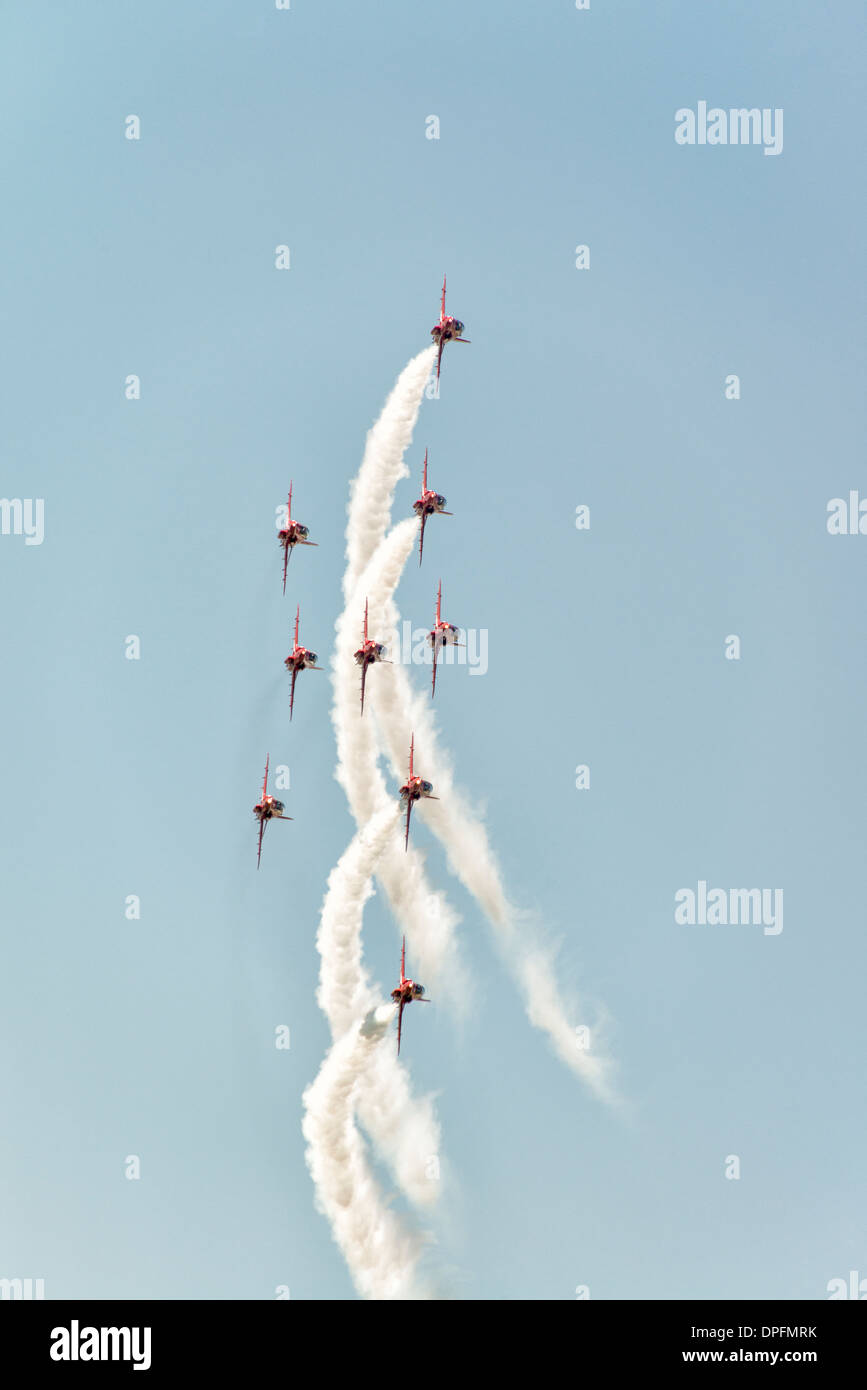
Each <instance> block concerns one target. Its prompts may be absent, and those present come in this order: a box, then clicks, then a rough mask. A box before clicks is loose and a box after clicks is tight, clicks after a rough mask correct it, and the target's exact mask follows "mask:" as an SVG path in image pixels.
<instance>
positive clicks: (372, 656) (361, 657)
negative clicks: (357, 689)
mask: <svg viewBox="0 0 867 1390" xmlns="http://www.w3.org/2000/svg"><path fill="white" fill-rule="evenodd" d="M384 651H385V646H384V644H383V643H382V642H374V641H373V639H372V638H370V637H368V635H367V599H365V600H364V641H363V642H362V644H361V646H360V647H359V648H358V651H357V652H356V653H355V661H356V665H358V666H360V667H361V713H362V714H364V683H365V681H366V680H367V668H368V666H373V665H374V664H375V663H376V662H377V661H386V664H387V665H390V663H389V662H387V660H386V658H385V657H384V656H383V654H382V653H383V652H384Z"/></svg>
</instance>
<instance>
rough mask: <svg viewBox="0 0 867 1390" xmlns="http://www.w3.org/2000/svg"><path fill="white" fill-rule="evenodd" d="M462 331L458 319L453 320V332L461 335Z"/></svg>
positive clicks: (461, 325)
mask: <svg viewBox="0 0 867 1390" xmlns="http://www.w3.org/2000/svg"><path fill="white" fill-rule="evenodd" d="M463 331H464V325H463V324H462V323H461V321H460V319H455V332H456V333H463Z"/></svg>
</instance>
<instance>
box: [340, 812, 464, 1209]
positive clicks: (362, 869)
mask: <svg viewBox="0 0 867 1390" xmlns="http://www.w3.org/2000/svg"><path fill="white" fill-rule="evenodd" d="M394 831H395V817H394V809H393V807H391V806H389V807H386V808H384V809H383V810H381V811H379V812H378V813H377V814H376V815H375V816H373V817H372V818H371V819H370V820H369V821H368V823H367V824H366V826H365V827H364V828H363V829H362V830H360V831H359V832H358V833H357V834H356V835H355V837H354V839H353V840H352V843H351V844H350V845H349V848H348V849H347V850H346V851H345V852H344V854H343V855H342V856H341V858H340V860H339V861H338V863H337V865H336V867H335V868H334V869H332V871H331V874H330V876H329V880H328V890H327V892H326V895H325V901H324V903H323V905H322V913H321V916H320V921H319V932H318V934H317V938H316V946H317V950H318V951H319V954H320V957H321V961H322V964H321V970H320V984H319V992H318V995H317V998H318V1001H319V1004H320V1006H321V1008H322V1010H323V1012H324V1013H325V1015H326V1017H327V1019H328V1022H329V1025H330V1027H331V1033H332V1037H333V1039H334V1041H335V1042H337V1041H339V1039H340V1038H341V1037H342V1036H343V1035H344V1034H345V1033H346V1032H347V1031H348V1030H349V1029H351V1027H352V1026H353V1024H354V1023H355V1022H357V1020H358V1019H359V1018H360V1017H361V1016H362V1015H363V1014H366V1013H369V1012H370V1011H371V1010H372V1009H374V1008H375V1007H376V1005H377V1003H378V1002H379V1001H380V1000H381V998H382V995H381V993H380V992H379V991H377V990H374V989H373V988H372V986H371V984H370V982H369V980H368V977H367V972H366V970H365V968H364V963H363V960H362V950H361V924H362V917H363V913H364V906H365V903H366V902H367V900H368V898H369V897H370V895H371V892H372V887H371V875H372V874H373V872H374V869H375V867H376V864H377V861H378V860H379V857H380V855H381V854H382V852H383V849H384V848H385V846H386V844H387V842H388V839H389V838H392V837H393V836H394ZM387 1012H388V1016H389V1018H390V1019H392V1020H393V1019H394V1006H393V1005H392V1006H391V1007H390V1009H389V1010H388V1011H387ZM355 1056H356V1054H354V1053H352V1054H350V1060H352V1059H355ZM360 1060H362V1061H363V1063H364V1066H363V1070H361V1071H359V1072H358V1073H357V1075H356V1076H355V1078H354V1079H355V1081H356V1082H357V1088H356V1097H357V1100H358V1109H359V1115H360V1118H361V1121H362V1124H363V1125H364V1127H365V1129H366V1130H367V1132H368V1134H369V1135H370V1137H371V1139H372V1140H373V1142H374V1143H375V1145H376V1146H377V1148H378V1149H379V1151H380V1152H381V1153H382V1156H383V1158H384V1159H385V1161H386V1162H387V1163H388V1165H389V1167H390V1168H391V1170H392V1172H393V1173H394V1176H395V1178H396V1179H397V1182H398V1183H399V1185H400V1187H401V1189H402V1190H403V1192H405V1193H406V1195H407V1196H408V1197H409V1198H410V1200H411V1201H413V1202H414V1203H415V1204H416V1205H417V1206H422V1207H430V1206H432V1205H433V1203H434V1202H435V1201H436V1199H437V1196H438V1195H439V1188H438V1179H439V1159H438V1153H439V1147H440V1131H439V1125H438V1124H437V1121H436V1117H435V1115H434V1109H433V1103H432V1101H431V1099H430V1098H429V1097H423V1098H421V1099H419V1098H414V1097H413V1095H412V1092H411V1089H410V1085H409V1080H408V1075H407V1072H406V1070H405V1068H403V1067H401V1066H400V1065H399V1063H398V1060H397V1054H396V1049H395V1048H394V1047H393V1046H386V1047H383V1048H380V1049H378V1050H376V1051H375V1052H371V1053H369V1054H364V1056H363V1057H361V1058H360Z"/></svg>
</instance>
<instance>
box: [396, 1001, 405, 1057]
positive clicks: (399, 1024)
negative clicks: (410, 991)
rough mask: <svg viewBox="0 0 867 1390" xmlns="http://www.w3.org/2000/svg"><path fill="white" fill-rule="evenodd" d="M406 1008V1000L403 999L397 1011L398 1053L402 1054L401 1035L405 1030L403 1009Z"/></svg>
mask: <svg viewBox="0 0 867 1390" xmlns="http://www.w3.org/2000/svg"><path fill="white" fill-rule="evenodd" d="M405 1008H406V1001H405V1000H403V999H401V1001H400V1004H399V1005H398V1011H397V1055H398V1057H399V1056H400V1035H401V1033H402V1031H403V1011H404V1009H405Z"/></svg>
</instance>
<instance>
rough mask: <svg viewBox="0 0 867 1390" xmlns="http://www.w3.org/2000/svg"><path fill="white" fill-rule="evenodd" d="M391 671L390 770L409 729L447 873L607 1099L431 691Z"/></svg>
mask: <svg viewBox="0 0 867 1390" xmlns="http://www.w3.org/2000/svg"><path fill="white" fill-rule="evenodd" d="M399 621H400V619H399V614H398V612H397V608H396V606H395V604H394V603H393V602H392V603H391V605H390V611H389V612H388V613H387V614H386V623H387V626H388V627H393V628H395V629H396V628H397V626H398V623H399ZM393 675H394V679H393V680H391V681H389V682H388V684H387V685H385V684H384V685H383V689H382V692H381V694H380V699H379V701H378V704H377V714H378V716H379V720H380V723H381V727H382V729H383V732H384V734H385V738H386V742H387V748H388V754H389V758H390V761H391V765H392V770H393V772H394V773H395V774H396V775H397V774H399V772H400V769H401V762H402V754H401V748H402V745H403V742H404V740H405V738H406V737H407V734H408V731H409V730H410V729H412V730H413V731H414V732H415V741H416V757H417V768H418V770H419V771H420V772H421V774H422V776H424V777H427V778H429V780H430V781H432V782H433V783H434V790H435V792H436V795H437V796H438V797H439V798H440V799H439V800H438V801H427V802H425V803H424V819H425V823H426V824H427V825H428V826H429V827H430V829H431V830H432V831H433V833H434V835H436V837H437V839H439V840H440V842H441V843H442V845H443V846H444V848H445V850H446V853H447V857H448V865H449V869H450V870H451V872H452V873H453V874H454V875H455V876H456V877H457V878H458V879H459V880H460V882H461V883H462V884H463V885H464V887H465V888H466V889H467V891H468V892H469V893H470V894H471V895H472V896H473V897H474V898H475V900H476V902H477V903H478V904H479V905H480V907H481V908H482V910H483V912H484V913H485V916H486V917H487V918H488V920H489V921H490V922H491V923H492V924H493V925H494V926H495V927H497V928H498V939H499V941H500V943H501V945H502V946H503V948H504V951H505V957H506V961H507V964H508V965H509V967H510V969H511V971H512V973H513V975H514V976H515V977H516V978H517V980H518V982H519V984H520V986H521V989H522V993H523V994H524V1001H525V1008H526V1012H527V1016H528V1018H529V1020H530V1022H531V1023H532V1024H533V1026H534V1027H536V1028H539V1029H541V1030H542V1031H543V1032H545V1033H547V1034H548V1036H549V1038H550V1040H551V1042H552V1044H553V1046H554V1048H555V1050H556V1052H557V1054H558V1055H559V1056H560V1058H561V1059H562V1061H564V1062H565V1063H566V1064H567V1066H569V1067H571V1069H572V1070H573V1071H574V1072H575V1073H576V1074H577V1075H578V1076H580V1077H581V1078H582V1080H584V1081H585V1082H587V1084H588V1085H589V1086H591V1087H592V1088H593V1090H595V1091H596V1093H597V1094H598V1095H600V1096H601V1097H603V1098H604V1099H606V1100H613V1099H614V1093H613V1090H612V1085H611V1081H610V1070H611V1066H610V1062H608V1061H607V1059H606V1058H605V1057H604V1056H603V1055H602V1052H601V1049H600V1047H599V1042H600V1040H599V1038H598V1036H597V1034H598V1031H599V1030H598V1028H596V1027H593V1028H591V1029H590V1033H589V1036H590V1038H591V1047H587V1046H584V1042H585V1036H586V1035H585V1033H584V1032H583V1031H579V1030H578V1029H577V1028H576V1027H574V1026H573V1025H572V1024H570V1022H569V1020H568V1018H567V1016H566V1012H565V1009H564V1005H563V1000H562V998H561V990H560V986H559V983H558V979H557V971H556V969H555V967H554V963H553V961H552V959H551V956H550V953H549V952H547V951H546V950H545V949H544V948H543V947H542V946H541V945H540V944H539V943H538V942H536V941H534V940H533V939H532V936H533V927H532V924H531V921H530V920H529V916H528V914H521V913H519V912H518V910H517V909H516V908H515V907H514V906H513V905H512V904H511V903H510V902H509V899H508V897H507V896H506V892H505V889H504V887H503V883H502V878H501V874H500V869H499V865H498V864H497V860H496V856H495V855H494V852H493V850H492V849H491V846H490V843H489V841H488V836H487V832H486V830H485V828H484V826H483V825H482V823H481V822H480V821H479V819H478V817H477V815H476V814H475V813H474V811H473V809H472V808H471V807H470V805H469V803H468V802H467V800H466V798H465V796H464V795H463V793H462V792H461V791H459V789H458V788H457V787H456V786H455V782H454V774H453V771H452V767H451V763H450V761H449V760H448V759H447V758H446V757H445V756H444V754H443V753H442V751H441V750H440V747H439V744H438V740H437V736H436V727H435V719H434V716H433V713H432V711H431V709H430V696H429V695H428V693H427V691H425V692H424V694H423V695H418V694H414V693H413V691H412V688H411V686H410V682H409V677H408V675H407V673H406V671H405V670H404V669H403V667H402V666H395V668H394V672H393ZM583 1026H584V1027H586V1026H587V1025H586V1024H585V1025H583Z"/></svg>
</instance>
